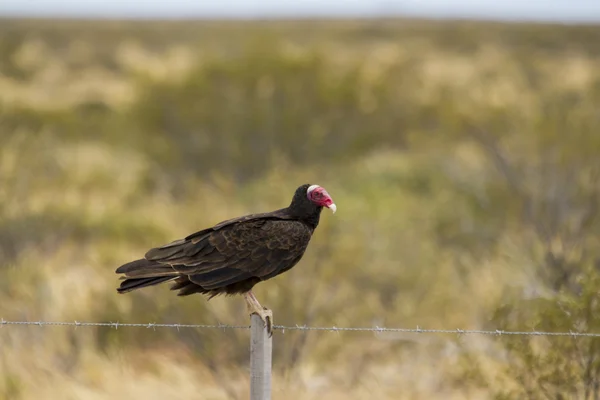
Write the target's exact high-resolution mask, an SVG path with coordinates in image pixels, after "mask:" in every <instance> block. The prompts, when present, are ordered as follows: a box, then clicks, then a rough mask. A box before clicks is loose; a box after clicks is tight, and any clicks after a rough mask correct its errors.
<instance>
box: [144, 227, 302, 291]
mask: <svg viewBox="0 0 600 400" xmlns="http://www.w3.org/2000/svg"><path fill="white" fill-rule="evenodd" d="M242 218H247V217H242ZM226 222H227V221H226ZM311 235H312V231H311V229H310V228H309V227H308V226H306V225H305V224H303V223H302V222H299V221H294V220H285V219H283V220H282V219H264V218H251V219H249V220H240V219H236V221H235V222H228V223H227V224H225V225H222V226H220V225H217V226H216V227H215V228H210V229H205V230H203V231H199V232H197V233H195V234H192V235H190V236H188V237H187V238H185V239H181V240H178V241H175V242H172V243H169V244H167V245H165V246H161V247H157V248H154V249H152V250H150V251H148V253H146V259H147V260H150V261H155V262H159V263H162V264H169V265H171V266H172V267H173V268H174V269H175V270H176V271H177V272H179V273H181V274H184V275H188V277H189V279H190V281H192V282H194V283H196V284H198V285H200V286H202V287H203V288H205V289H208V290H212V289H217V288H219V287H223V286H226V285H230V284H233V283H236V282H240V281H243V280H246V279H248V278H251V277H258V278H260V279H262V280H264V279H268V278H270V277H273V276H275V275H277V274H279V273H281V272H283V271H286V270H288V269H289V268H291V267H292V266H294V265H295V264H296V263H297V262H298V261H299V260H300V258H301V257H302V255H303V254H304V251H305V250H306V247H307V246H308V242H309V241H310V238H311Z"/></svg>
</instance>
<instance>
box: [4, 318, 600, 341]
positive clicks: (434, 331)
mask: <svg viewBox="0 0 600 400" xmlns="http://www.w3.org/2000/svg"><path fill="white" fill-rule="evenodd" d="M15 325H21V326H39V327H44V326H70V327H75V328H78V327H106V328H114V329H119V328H146V329H157V328H175V329H177V330H180V329H250V326H249V325H225V324H217V325H204V324H157V323H153V322H150V323H121V322H80V321H73V322H70V321H8V320H5V319H4V318H2V319H1V320H0V327H4V326H15ZM273 329H274V330H280V331H281V332H282V333H285V331H286V330H287V331H326V332H373V333H376V334H377V333H417V334H454V335H489V336H563V337H564V336H567V337H568V336H570V337H600V333H594V332H577V331H569V332H544V331H530V332H529V331H507V330H502V329H496V330H480V329H423V328H420V327H418V326H417V327H416V328H385V327H379V326H375V327H337V326H331V327H326V326H306V325H294V326H285V325H274V326H273Z"/></svg>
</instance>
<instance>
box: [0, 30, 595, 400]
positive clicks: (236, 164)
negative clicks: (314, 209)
mask: <svg viewBox="0 0 600 400" xmlns="http://www.w3.org/2000/svg"><path fill="white" fill-rule="evenodd" d="M599 110H600V28H599V27H597V26H557V25H548V26H546V25H516V24H515V25H509V24H496V23H479V22H460V23H459V22H427V21H412V20H383V21H335V22H334V21H319V22H317V21H314V22H309V21H287V22H253V23H250V22H235V23H234V22H124V21H123V22H118V21H117V22H111V21H104V22H90V21H22V20H2V21H0V142H1V146H0V182H1V184H0V260H1V262H0V304H1V306H0V317H2V318H4V319H7V320H66V321H73V320H79V321H119V322H142V323H143V322H157V323H159V322H160V323H207V324H214V323H225V324H235V325H239V324H245V323H246V322H247V321H248V318H247V316H246V311H245V306H244V304H243V301H242V300H241V299H236V298H229V299H225V298H216V299H213V300H211V301H210V302H206V301H205V299H203V298H201V297H199V296H198V297H191V298H184V299H181V298H177V297H176V296H175V295H174V293H173V292H169V290H168V289H167V287H164V286H163V287H156V288H151V289H148V290H144V291H140V292H137V293H133V294H128V295H125V296H120V295H117V293H116V291H115V288H116V286H117V285H118V280H117V279H116V278H117V277H116V275H115V274H114V269H115V268H116V267H118V266H119V265H121V264H122V263H124V262H126V261H129V260H131V259H134V258H137V257H139V256H140V255H142V254H143V253H144V252H145V251H146V250H147V249H148V248H150V247H152V246H155V245H159V244H163V243H165V242H167V241H171V240H174V239H177V238H180V237H183V236H185V235H187V234H189V233H191V232H193V231H196V230H199V229H201V228H203V227H205V226H208V225H212V224H214V223H217V222H219V221H222V220H224V219H227V218H230V217H233V216H237V215H241V214H244V213H250V212H261V211H267V210H271V209H274V208H279V207H282V206H285V205H287V204H288V203H289V201H290V199H291V195H292V193H293V191H294V189H295V188H296V187H297V186H298V185H300V184H302V183H318V184H320V185H322V186H324V187H326V188H327V190H328V191H329V192H330V193H331V195H332V196H333V198H334V200H335V202H336V204H337V205H338V212H337V213H336V214H335V215H334V216H333V215H330V213H327V212H325V213H324V215H323V217H322V220H321V221H322V222H321V225H320V226H319V228H318V230H317V232H316V233H315V235H314V238H313V240H312V243H311V246H310V248H309V250H308V252H307V254H306V256H305V257H304V259H303V260H302V262H301V263H300V264H299V265H298V266H297V267H295V268H294V269H293V270H291V271H290V272H289V273H286V274H284V275H282V276H280V277H277V278H276V279H274V280H272V281H269V282H268V283H265V284H261V285H258V286H257V288H256V294H257V296H258V298H259V299H260V300H261V302H262V303H263V304H264V305H266V306H268V307H270V308H271V309H273V311H274V315H275V322H276V323H277V324H284V325H295V324H299V325H303V324H308V325H322V326H333V325H335V326H389V327H416V326H417V325H418V326H420V327H423V328H425V327H427V328H448V329H453V328H462V329H468V328H481V327H489V328H494V329H496V328H499V329H523V330H532V329H540V327H546V328H547V329H555V330H566V331H568V330H569V329H572V328H573V325H574V324H580V323H582V321H583V322H584V328H586V329H590V330H594V328H596V330H597V331H598V330H600V321H597V320H596V319H595V318H596V317H590V316H589V315H588V314H590V313H587V314H586V310H587V311H589V310H590V307H592V304H595V303H594V302H593V301H592V300H593V299H594V298H595V296H596V295H595V293H596V289H595V288H597V285H596V282H598V280H597V279H596V269H597V265H600V217H599V214H598V210H597V208H598V204H599V201H600V198H599V197H598V194H599V188H600V131H599V130H600V111H599ZM582 293H584V294H585V293H587V295H584V294H582ZM586 296H587V297H586ZM588 300H589V301H588ZM531 301H535V302H543V301H548V302H549V303H548V304H550V305H548V306H547V307H546V306H544V307H545V308H544V307H542V306H538V305H537V304H538V303H535V305H532V304H534V303H530V302H531ZM561 301H564V302H567V303H560V302H561ZM588 303H589V304H588ZM539 304H541V303H539ZM544 304H546V303H544ZM554 304H560V305H561V306H560V307H562V308H561V310H562V309H564V304H568V305H569V307H574V308H573V309H577V310H579V311H578V313H575V312H572V313H570V314H569V318H570V319H569V318H567V319H565V318H566V317H564V315H563V314H561V313H560V312H559V311H556V309H555V308H552V307H554V306H553V305H554ZM511 307H512V308H511ZM560 307H559V308H560ZM574 315H575V316H579V317H575V316H574ZM590 315H598V314H597V313H591V314H590ZM576 318H579V319H576ZM544 323H549V324H551V326H548V325H544ZM552 324H553V325H552ZM274 340H275V350H274V358H275V360H274V363H275V364H274V371H275V376H274V398H275V399H279V398H284V397H285V398H289V399H313V398H315V399H316V398H330V399H363V398H373V397H376V398H380V399H386V398H389V399H404V398H406V399H412V398H444V399H452V398H457V399H459V398H460V399H463V398H494V397H495V398H522V397H520V395H519V393H528V395H529V396H530V397H529V398H538V397H535V395H537V394H536V393H544V390H546V388H544V387H543V386H544V385H546V384H548V382H549V381H552V383H553V384H555V386H556V387H558V389H556V390H558V391H559V392H560V391H562V392H561V393H563V394H565V393H566V394H568V395H572V394H573V393H578V392H577V390H582V389H581V387H583V386H585V385H586V384H587V383H586V382H583V381H585V379H583V380H582V382H583V383H581V385H580V386H577V385H578V383H576V384H574V385H575V388H574V389H572V388H571V387H570V386H569V387H568V388H567V387H566V386H565V385H563V384H562V383H561V382H562V381H560V379H559V378H553V379H554V380H552V379H547V378H545V379H541V378H540V376H547V375H544V373H543V371H541V370H540V373H539V376H538V375H536V374H537V372H535V371H537V370H536V369H535V368H534V367H532V366H531V365H533V364H532V363H533V362H532V361H531V360H532V359H533V358H532V357H529V358H528V359H525V360H524V359H520V358H519V356H518V355H517V356H515V354H514V352H511V351H512V350H515V349H517V350H518V351H519V352H520V353H519V354H524V353H523V352H524V350H523V349H524V348H525V349H528V350H531V349H539V348H540V344H539V343H537V342H536V343H529V342H519V343H520V344H514V343H513V342H509V339H504V338H497V339H496V338H492V339H487V338H479V337H468V340H458V341H457V339H456V338H453V337H441V336H440V337H438V336H425V335H421V336H416V337H415V336H409V335H406V336H405V335H400V336H398V335H396V336H384V337H382V338H377V337H374V336H372V335H368V334H354V333H346V334H339V335H338V334H335V333H319V332H317V333H298V332H286V333H285V334H281V333H280V332H278V333H277V334H276V336H275V339H274ZM0 343H1V348H2V351H0V399H30V398H39V397H40V396H43V397H44V398H56V399H58V398H60V399H86V400H87V399H107V398H118V399H121V398H122V399H125V398H135V399H158V398H161V399H166V398H172V399H178V398H197V399H225V398H245V397H247V391H248V377H247V365H248V332H247V331H220V330H215V331H210V330H205V331H193V330H182V331H181V332H178V331H177V330H156V331H153V330H147V329H119V330H112V329H105V328H98V329H92V328H85V329H83V328H82V329H78V330H71V329H65V328H58V327H56V328H50V327H48V328H33V327H31V328H23V327H8V328H3V329H0ZM556 343H557V342H550V344H551V345H552V346H555V347H556V348H560V349H562V350H561V351H564V352H566V351H571V350H572V349H571V350H569V349H570V348H569V349H567V350H565V348H564V347H560V343H559V344H556ZM561 343H562V342H561ZM546 345H548V343H546ZM592 345H593V346H595V344H594V343H592ZM519 346H521V347H519ZM523 346H524V347H523ZM541 346H542V347H541V348H544V347H543V344H542V345H541ZM531 351H533V353H532V354H537V353H535V351H534V350H531ZM536 351H537V350H536ZM572 351H573V352H575V350H572ZM578 351H579V350H578ZM588 353H590V352H589V351H588ZM596 353H597V351H592V352H591V353H590V354H596ZM527 354H529V353H527ZM573 354H575V353H569V355H566V353H559V354H558V357H563V358H564V359H565V360H567V361H565V362H566V363H567V364H566V366H564V365H561V366H560V368H561V371H563V372H564V373H565V374H567V372H565V371H568V372H569V373H571V374H572V375H568V374H567V375H568V376H570V377H571V378H572V379H571V380H572V381H573V380H574V381H575V382H578V381H577V379H578V378H577V377H578V376H579V375H577V374H578V373H579V370H578V369H577V368H579V367H577V366H575V364H569V361H568V360H571V358H569V357H571V356H572V359H575V358H576V354H575V355H573ZM595 360H596V359H595ZM598 360H600V356H599V357H598ZM598 360H596V361H594V362H596V363H599V362H600V361H598ZM542 364H543V363H542ZM517 365H518V366H519V367H518V368H517V367H516V366H517ZM536 365H537V364H536ZM594 365H595V364H594ZM471 366H477V369H478V370H477V371H474V370H473V369H471V368H469V367H471ZM538 367H539V365H538ZM599 368H600V366H599ZM507 371H508V372H507ZM534 372H535V373H534ZM511 373H512V374H513V375H511ZM515 374H517V376H516V377H515V376H514V375H515ZM519 374H523V376H525V377H526V378H523V376H521V377H519V376H518V375H519ZM582 374H583V373H582ZM567 375H565V376H567ZM583 375H585V374H583ZM518 378H520V379H518ZM561 379H562V378H561ZM524 382H525V383H524ZM528 385H533V386H532V387H533V389H531V390H529V391H528V389H529V386H528ZM505 388H509V389H510V390H512V388H514V390H515V391H514V392H512V394H511V393H508V394H506V393H504V392H503V391H505V390H509V389H505ZM519 388H520V389H519ZM519 390H522V392H519ZM536 390H537V391H536ZM546 392H547V391H546ZM532 393H533V394H532ZM502 395H505V396H508V397H498V396H502ZM511 396H512V397H511ZM540 398H541V397H540ZM581 398H583V397H581Z"/></svg>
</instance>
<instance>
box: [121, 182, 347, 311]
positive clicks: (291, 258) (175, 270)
mask: <svg viewBox="0 0 600 400" xmlns="http://www.w3.org/2000/svg"><path fill="white" fill-rule="evenodd" d="M323 207H328V208H330V209H332V210H333V211H334V212H335V209H336V207H335V204H334V203H333V200H332V199H331V197H330V196H329V194H328V193H327V191H326V190H325V189H323V188H321V187H320V186H317V185H312V186H311V185H308V184H306V185H302V186H300V187H299V188H298V189H297V190H296V192H295V194H294V197H293V199H292V202H291V204H290V205H289V206H288V207H286V208H282V209H279V210H276V211H273V212H268V213H262V214H251V215H246V216H243V217H239V218H234V219H230V220H227V221H223V222H221V223H219V224H217V225H215V226H213V227H211V228H207V229H203V230H201V231H198V232H196V233H193V234H191V235H189V236H187V237H186V238H184V239H180V240H176V241H174V242H172V243H169V244H166V245H164V246H160V247H156V248H153V249H151V250H149V251H148V252H147V253H146V254H145V256H144V258H142V259H139V260H135V261H132V262H130V263H127V264H125V265H122V266H121V267H119V268H117V270H116V272H117V273H118V274H124V277H123V278H122V279H124V281H123V282H122V283H121V285H120V287H119V288H118V289H117V291H118V292H119V293H127V292H130V291H132V290H136V289H141V288H144V287H147V286H153V285H157V284H160V283H163V282H168V281H173V282H174V285H172V286H171V290H178V295H179V296H187V295H190V294H193V293H201V294H206V295H208V296H209V298H212V297H213V296H216V295H220V294H228V295H233V294H245V293H249V294H250V297H251V299H248V298H247V301H249V305H251V306H252V307H254V306H255V305H256V304H258V301H256V304H250V303H251V302H253V301H254V300H256V298H254V296H253V295H252V293H251V290H252V288H253V287H254V285H256V284H257V283H258V282H261V281H266V280H268V279H270V278H273V277H275V276H277V275H279V274H281V273H283V272H285V271H287V270H289V269H290V268H292V267H293V266H294V265H296V264H297V263H298V261H300V259H301V258H302V256H303V255H304V252H305V250H306V248H307V246H308V244H309V242H310V239H311V237H312V234H313V232H314V230H315V229H316V228H317V226H318V224H319V218H320V215H321V210H322V209H323ZM253 310H254V308H253ZM254 311H256V310H254ZM263 319H264V318H263ZM265 322H266V321H265Z"/></svg>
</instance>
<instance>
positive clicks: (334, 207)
mask: <svg viewBox="0 0 600 400" xmlns="http://www.w3.org/2000/svg"><path fill="white" fill-rule="evenodd" d="M327 208H329V209H330V210H331V211H332V212H333V213H334V214H335V211H336V210H337V207H336V206H335V203H331V204H330V205H329V207H327Z"/></svg>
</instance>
